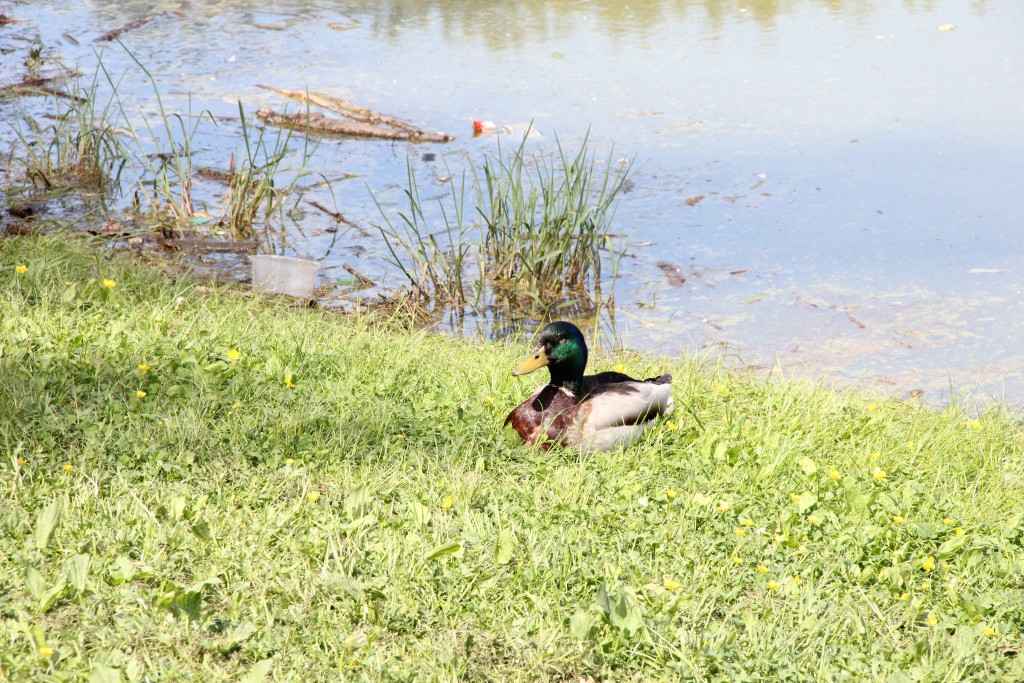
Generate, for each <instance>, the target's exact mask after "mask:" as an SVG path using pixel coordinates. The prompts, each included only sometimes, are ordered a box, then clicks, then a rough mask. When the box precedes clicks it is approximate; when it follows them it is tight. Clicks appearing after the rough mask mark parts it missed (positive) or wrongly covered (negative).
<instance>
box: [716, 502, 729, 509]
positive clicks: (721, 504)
mask: <svg viewBox="0 0 1024 683" xmlns="http://www.w3.org/2000/svg"><path fill="white" fill-rule="evenodd" d="M728 509H729V501H727V500H720V501H718V511H719V512H725V511H726V510H728Z"/></svg>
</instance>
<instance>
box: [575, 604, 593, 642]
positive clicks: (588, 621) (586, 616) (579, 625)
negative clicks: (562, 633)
mask: <svg viewBox="0 0 1024 683" xmlns="http://www.w3.org/2000/svg"><path fill="white" fill-rule="evenodd" d="M593 627H594V617H592V616H591V615H590V613H589V612H586V611H584V610H582V609H578V610H576V613H575V614H573V615H572V616H571V617H569V633H571V634H572V637H573V638H575V639H576V640H590V631H591V629H592V628H593Z"/></svg>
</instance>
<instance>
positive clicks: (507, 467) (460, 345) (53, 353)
mask: <svg viewBox="0 0 1024 683" xmlns="http://www.w3.org/2000/svg"><path fill="white" fill-rule="evenodd" d="M19 265H24V266H27V270H26V271H25V272H24V273H18V272H17V270H16V267H17V266H19ZM104 280H107V281H108V282H107V284H110V283H116V286H113V287H106V286H104V283H103V281H104ZM236 351H237V353H235V352H236ZM523 351H524V347H522V346H520V345H493V344H489V345H475V344H470V343H467V342H463V341H458V340H454V339H449V338H444V337H435V336H429V335H426V334H422V333H419V332H411V331H406V330H403V329H401V328H400V327H399V326H397V325H394V324H391V325H388V324H385V323H382V322H375V321H374V320H373V319H370V318H344V317H339V316H336V315H330V314H327V313H324V312H318V311H309V310H296V309H287V308H284V307H282V306H280V305H279V304H277V303H273V302H272V303H269V304H268V303H266V302H264V301H261V300H259V299H257V298H253V297H251V296H249V295H246V294H240V293H237V292H235V291H232V290H231V289H227V288H220V287H216V286H210V285H205V286H202V287H200V286H198V285H197V284H196V283H193V282H191V281H188V280H183V279H169V278H168V277H166V276H163V275H160V274H157V273H154V272H152V271H147V270H143V269H140V268H138V267H136V266H132V265H130V264H126V263H125V262H122V261H119V260H115V259H112V258H111V257H110V256H109V255H107V254H106V253H100V252H95V251H90V250H86V249H84V248H83V247H82V246H80V245H77V244H74V243H66V242H62V241H59V240H56V239H53V238H46V239H28V238H21V239H17V240H7V241H3V242H0V449H2V456H0V484H2V490H0V679H3V680H24V681H28V680H31V681H58V680H60V681H65V680H92V681H119V680H130V681H140V680H159V681H175V680H204V681H216V680H262V679H264V678H265V679H266V680H309V681H319V680H387V681H399V680H424V681H426V680H439V681H446V680H456V679H461V680H496V681H498V680H500V681H504V680H565V681H581V680H582V681H592V680H593V681H596V680H616V681H619V680H665V679H668V680H680V679H693V680H729V681H742V680H787V679H788V680H800V681H806V680H896V681H905V680H928V681H937V680H950V681H959V680H977V681H991V680H999V679H1002V680H1021V679H1022V678H1024V663H1022V660H1021V657H1020V654H1019V653H1020V648H1021V637H1020V633H1019V632H1020V630H1021V627H1022V622H1024V600H1022V595H1024V594H1022V588H1024V584H1022V574H1024V552H1022V532H1024V522H1022V518H1024V504H1022V500H1024V497H1022V495H1021V494H1022V491H1021V487H1022V481H1024V480H1022V476H1024V446H1022V435H1021V431H1020V425H1019V422H1018V420H1017V416H1015V415H1011V414H1008V413H1006V412H1005V411H1002V410H997V409H995V408H993V409H992V410H991V411H990V412H989V413H988V414H986V415H983V416H980V417H979V418H978V419H977V421H976V422H972V421H971V420H970V419H968V417H967V416H966V415H965V414H963V413H962V412H961V411H960V410H959V409H957V408H956V407H953V408H949V409H946V410H944V411H932V410H929V409H925V408H922V407H919V406H917V405H915V404H911V403H904V402H900V401H890V400H880V399H870V398H867V397H863V396H858V395H852V394H841V393H836V392H833V391H830V390H826V389H822V388H816V387H809V386H806V385H800V384H795V383H790V382H786V381H764V380H760V379H755V378H749V377H745V376H739V375H733V374H730V373H728V372H726V371H724V370H722V369H721V368H718V367H715V366H713V365H710V364H708V363H701V362H700V361H699V360H692V359H681V360H676V361H671V362H667V361H664V362H663V361H658V360H654V359H649V358H637V357H614V358H598V359H596V362H595V363H594V365H595V366H596V367H597V368H603V369H607V368H610V367H611V366H612V365H614V364H616V363H620V362H621V363H623V364H625V366H626V370H627V371H628V372H630V373H632V374H635V375H641V376H649V374H650V373H652V372H658V371H661V370H663V369H666V370H671V371H672V372H674V373H675V377H676V380H675V383H674V396H675V399H676V404H677V409H676V410H677V412H676V413H675V415H674V416H673V419H674V422H672V423H669V422H667V421H666V422H663V423H662V424H661V425H659V426H658V427H657V428H656V429H655V430H653V434H651V436H650V438H648V439H646V440H645V441H644V442H643V443H641V444H640V445H638V446H637V447H634V448H633V449H631V450H629V451H627V452H625V453H607V454H597V455H594V456H588V457H578V456H576V455H574V454H571V453H567V452H550V453H547V454H544V453H536V452H532V451H530V450H527V449H524V448H522V447H519V446H513V445H510V444H509V443H507V442H506V441H505V440H504V439H503V438H502V433H501V428H500V424H501V419H502V418H503V417H504V415H505V413H506V412H507V410H509V409H510V408H511V407H512V406H513V405H515V404H516V403H517V402H519V401H521V400H523V398H524V397H525V396H527V395H528V394H529V392H530V390H531V389H532V388H534V387H535V385H536V383H535V382H534V381H520V382H516V381H514V380H513V379H512V378H510V377H509V368H511V367H512V365H513V363H514V361H515V360H516V359H517V357H518V356H520V355H521V354H522V352H523ZM140 365H143V366H148V368H147V369H145V370H143V369H140V367H139V366H140ZM528 379H530V380H533V378H532V377H531V378H528ZM289 384H292V385H294V386H288V385H289ZM140 391H142V392H145V396H141V397H140V395H139V394H138V393H137V392H140ZM673 427H674V428H673ZM873 454H877V455H873ZM833 470H834V471H835V473H834V475H832V471H833ZM876 472H881V473H884V477H882V476H881V475H880V474H879V475H878V476H876V475H875V473H876ZM833 476H835V477H838V478H837V479H833ZM812 517H813V519H812ZM945 520H949V523H947V522H946V521H945ZM961 529H962V531H961V532H958V530H961ZM958 534H960V535H958ZM734 558H735V559H734ZM933 563H934V564H933ZM758 565H760V566H761V567H763V569H764V570H766V571H763V572H762V571H760V570H759V569H758Z"/></svg>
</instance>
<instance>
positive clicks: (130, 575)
mask: <svg viewBox="0 0 1024 683" xmlns="http://www.w3.org/2000/svg"><path fill="white" fill-rule="evenodd" d="M134 578H135V565H134V564H133V563H132V561H131V560H129V559H128V558H127V557H125V556H124V555H121V556H119V557H118V558H117V559H116V560H114V568H113V569H111V570H110V573H109V574H108V575H107V582H108V583H110V585H112V586H116V585H118V584H122V583H125V582H127V581H131V580H133V579H134Z"/></svg>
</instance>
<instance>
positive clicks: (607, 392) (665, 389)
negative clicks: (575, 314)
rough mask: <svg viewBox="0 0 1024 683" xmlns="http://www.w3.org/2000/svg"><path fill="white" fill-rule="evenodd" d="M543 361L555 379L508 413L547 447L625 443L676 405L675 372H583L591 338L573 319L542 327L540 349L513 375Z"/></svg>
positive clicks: (604, 447)
mask: <svg viewBox="0 0 1024 683" xmlns="http://www.w3.org/2000/svg"><path fill="white" fill-rule="evenodd" d="M544 366H547V368H548V372H550V373H551V381H550V382H549V383H548V384H546V385H544V386H542V387H541V388H540V389H538V390H537V391H535V392H534V393H533V395H532V396H531V397H530V398H528V399H527V400H526V401H524V402H523V403H522V404H521V405H519V406H517V407H516V408H515V410H513V411H512V412H511V413H509V414H508V417H506V418H505V424H506V425H509V424H511V425H512V427H513V428H514V429H515V430H516V432H518V433H519V436H521V437H522V439H523V441H525V442H526V443H528V444H531V445H533V444H537V445H539V446H540V447H541V448H543V449H544V450H547V449H548V448H550V447H551V446H552V445H554V444H561V445H563V446H569V447H571V448H574V449H576V450H578V451H593V450H597V451H609V450H613V449H615V448H622V447H625V446H628V445H630V444H631V443H633V442H634V441H636V440H637V439H638V438H639V437H640V435H641V434H643V432H644V430H646V429H647V428H648V427H650V426H651V425H652V424H653V423H654V419H655V418H657V417H658V416H659V415H665V414H667V413H669V412H671V410H672V396H671V390H672V386H671V385H672V375H662V376H661V377H655V378H652V379H645V380H643V381H640V380H637V379H633V378H632V377H630V376H629V375H624V374H622V373H621V372H599V373H597V374H596V375H584V374H583V370H584V369H585V368H586V367H587V343H586V341H584V339H583V333H582V332H580V330H579V328H578V327H576V326H575V325H573V324H572V323H569V322H556V323H551V324H550V325H548V326H546V327H545V328H544V329H543V330H541V332H540V337H539V338H538V343H537V349H536V351H534V353H533V354H532V355H531V356H530V357H529V358H527V359H526V360H524V361H523V362H522V363H520V364H519V366H518V367H516V369H515V370H513V371H512V375H513V376H514V377H518V376H520V375H526V374H529V373H531V372H533V371H534V370H537V369H539V368H542V367H544Z"/></svg>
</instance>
